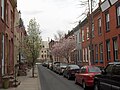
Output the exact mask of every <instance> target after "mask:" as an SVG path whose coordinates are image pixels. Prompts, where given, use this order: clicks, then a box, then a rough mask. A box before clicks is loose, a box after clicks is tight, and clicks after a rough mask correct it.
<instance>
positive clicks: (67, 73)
mask: <svg viewBox="0 0 120 90" xmlns="http://www.w3.org/2000/svg"><path fill="white" fill-rule="evenodd" d="M79 70H80V67H79V66H78V65H75V64H71V65H67V67H66V69H65V70H64V72H63V76H64V77H67V78H68V79H70V78H75V73H77V72H79Z"/></svg>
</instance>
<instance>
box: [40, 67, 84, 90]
mask: <svg viewBox="0 0 120 90" xmlns="http://www.w3.org/2000/svg"><path fill="white" fill-rule="evenodd" d="M38 73H39V75H40V84H41V90H83V89H82V87H81V86H79V85H76V84H75V83H74V80H67V79H66V78H64V77H63V76H62V75H58V74H56V73H54V72H53V71H51V70H49V69H47V68H46V67H43V66H41V65H39V66H38Z"/></svg>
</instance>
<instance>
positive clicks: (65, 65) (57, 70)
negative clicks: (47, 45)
mask: <svg viewBox="0 0 120 90" xmlns="http://www.w3.org/2000/svg"><path fill="white" fill-rule="evenodd" d="M67 65H68V64H67V63H60V64H59V66H58V67H57V69H56V72H57V73H58V74H63V72H64V70H65V69H66V67H67Z"/></svg>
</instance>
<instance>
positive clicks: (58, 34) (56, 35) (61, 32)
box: [54, 31, 65, 41]
mask: <svg viewBox="0 0 120 90" xmlns="http://www.w3.org/2000/svg"><path fill="white" fill-rule="evenodd" d="M64 36H65V33H64V32H63V31H57V34H54V39H55V40H56V41H59V40H61V39H62V38H63V37H64Z"/></svg>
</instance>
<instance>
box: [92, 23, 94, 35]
mask: <svg viewBox="0 0 120 90" xmlns="http://www.w3.org/2000/svg"><path fill="white" fill-rule="evenodd" d="M92 37H94V23H92Z"/></svg>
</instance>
